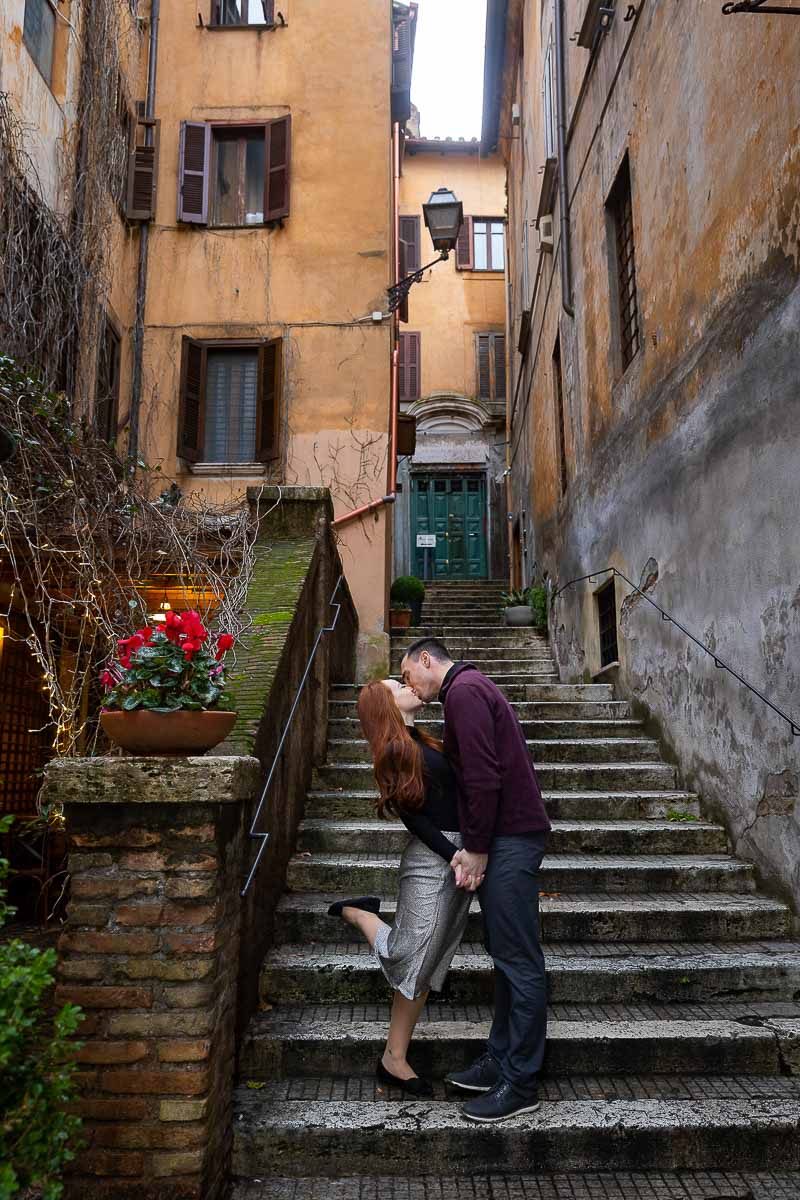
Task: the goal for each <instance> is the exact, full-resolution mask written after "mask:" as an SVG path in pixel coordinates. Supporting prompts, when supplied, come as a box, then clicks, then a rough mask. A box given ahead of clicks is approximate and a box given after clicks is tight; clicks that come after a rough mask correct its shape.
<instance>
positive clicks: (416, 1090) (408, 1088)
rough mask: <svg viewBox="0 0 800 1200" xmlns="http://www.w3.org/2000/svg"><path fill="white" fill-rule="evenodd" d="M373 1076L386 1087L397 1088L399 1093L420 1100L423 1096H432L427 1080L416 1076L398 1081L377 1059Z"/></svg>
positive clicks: (431, 1088) (430, 1086) (430, 1085)
mask: <svg viewBox="0 0 800 1200" xmlns="http://www.w3.org/2000/svg"><path fill="white" fill-rule="evenodd" d="M375 1074H376V1075H377V1077H378V1080H379V1081H380V1082H381V1083H384V1084H386V1086H387V1087H393V1088H399V1089H400V1091H401V1092H405V1093H406V1095H408V1096H417V1097H419V1098H420V1099H422V1098H423V1097H425V1096H432V1095H433V1085H432V1084H431V1083H430V1082H429V1080H427V1079H420V1078H419V1076H416V1077H415V1078H414V1079H398V1078H397V1076H396V1075H393V1074H392V1073H391V1071H387V1070H386V1067H385V1066H384V1065H383V1062H382V1061H381V1059H378V1065H377V1067H376V1068H375Z"/></svg>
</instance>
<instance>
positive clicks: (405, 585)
mask: <svg viewBox="0 0 800 1200" xmlns="http://www.w3.org/2000/svg"><path fill="white" fill-rule="evenodd" d="M389 599H390V601H391V603H392V605H393V606H394V605H395V604H407V605H408V606H409V607H410V609H411V624H412V625H419V623H420V618H421V616H422V601H423V600H424V599H425V584H424V583H423V582H422V580H421V579H417V577H416V575H399V576H398V577H397V579H395V581H394V583H393V584H392V587H391V590H390V592H389Z"/></svg>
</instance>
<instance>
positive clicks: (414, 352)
mask: <svg viewBox="0 0 800 1200" xmlns="http://www.w3.org/2000/svg"><path fill="white" fill-rule="evenodd" d="M421 336H422V335H421V334H419V333H407V334H406V338H407V339H408V341H407V343H406V346H407V350H406V380H407V386H408V397H407V398H408V399H409V400H419V396H420V379H421V375H422V363H421V359H420V338H421Z"/></svg>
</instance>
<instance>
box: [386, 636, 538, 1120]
mask: <svg viewBox="0 0 800 1200" xmlns="http://www.w3.org/2000/svg"><path fill="white" fill-rule="evenodd" d="M402 672H403V680H404V682H405V683H407V684H408V685H409V686H410V687H411V688H412V689H413V690H414V691H415V692H416V693H417V695H418V696H419V697H420V699H422V700H425V701H431V700H435V699H436V697H437V696H438V697H439V699H440V700H441V701H442V703H443V705H444V749H445V754H446V755H447V757H448V758H449V759H450V762H451V764H452V766H453V769H454V771H455V773H456V777H457V779H458V783H459V791H460V815H461V835H462V838H463V842H464V849H463V850H462V851H460V853H459V855H458V866H457V867H456V868H455V870H456V882H457V884H458V886H459V887H467V888H469V889H470V890H472V891H475V890H477V891H478V898H479V900H480V905H481V912H482V913H483V923H484V938H485V943H486V949H487V950H488V952H489V954H491V956H492V959H493V961H494V971H495V974H494V982H495V1011H494V1020H493V1021H492V1029H491V1033H490V1035H489V1043H488V1046H487V1049H486V1051H485V1052H484V1053H483V1054H482V1055H481V1056H480V1058H478V1059H477V1061H476V1062H474V1063H473V1064H472V1066H471V1067H468V1068H467V1070H466V1071H457V1072H451V1073H450V1074H449V1075H447V1076H445V1079H446V1081H447V1082H448V1083H450V1084H452V1085H453V1086H454V1087H457V1088H460V1089H461V1090H462V1091H465V1092H470V1093H473V1095H474V1098H473V1099H471V1100H468V1101H467V1102H466V1104H465V1105H464V1106H463V1112H464V1115H465V1116H466V1117H469V1118H470V1120H473V1121H504V1120H506V1119H507V1118H508V1117H513V1116H517V1115H518V1114H519V1113H523V1112H533V1111H535V1110H536V1109H537V1108H538V1107H539V1099H538V1094H537V1083H538V1077H539V1072H540V1070H541V1066H542V1059H543V1057H544V1046H545V1037H546V1033H547V994H546V984H545V968H544V956H543V954H542V949H541V946H540V944H539V867H540V866H541V862H542V858H543V856H544V850H545V845H546V842H547V835H548V833H549V831H550V822H549V820H548V818H547V813H546V812H545V808H544V803H543V801H542V793H541V791H540V789H539V783H538V780H537V778H536V772H535V771H534V769H533V763H532V762H531V756H530V753H529V751H528V747H527V744H526V742H525V735H524V734H523V732H522V728H521V726H520V723H519V721H518V720H517V717H516V714H515V712H514V710H513V709H512V707H511V705H510V704H509V703H508V701H507V700H506V698H505V696H504V695H503V693H502V692H501V691H500V689H499V688H498V687H497V686H496V684H494V683H492V681H491V680H490V679H487V678H486V676H485V675H482V674H481V672H480V671H479V670H478V669H477V667H474V666H473V665H472V664H471V663H454V662H453V661H452V659H451V657H450V654H449V653H448V650H447V647H446V646H445V645H444V644H443V643H442V642H440V641H438V639H436V638H422V639H420V641H418V642H415V643H414V644H413V645H412V646H410V647H409V649H408V651H407V652H406V655H405V657H404V659H403V662H402Z"/></svg>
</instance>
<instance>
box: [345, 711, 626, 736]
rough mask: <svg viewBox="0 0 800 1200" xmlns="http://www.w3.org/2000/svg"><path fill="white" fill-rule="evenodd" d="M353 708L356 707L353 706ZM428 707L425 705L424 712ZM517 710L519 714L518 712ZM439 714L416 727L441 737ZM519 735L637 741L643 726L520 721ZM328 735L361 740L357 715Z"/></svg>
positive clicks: (592, 721)
mask: <svg viewBox="0 0 800 1200" xmlns="http://www.w3.org/2000/svg"><path fill="white" fill-rule="evenodd" d="M354 707H355V706H354ZM429 707H430V706H428V705H426V707H425V709H423V710H421V711H423V712H427V711H428V709H429ZM517 711H519V710H518V709H517ZM437 712H438V714H439V716H438V719H437V718H436V717H434V718H430V717H427V716H426V717H425V718H424V720H423V719H420V720H418V721H417V725H418V726H419V728H421V729H424V730H425V731H426V732H427V733H430V734H431V735H432V736H433V737H438V738H441V736H442V734H443V733H444V721H443V720H442V719H441V708H439V707H437ZM520 725H521V726H522V732H523V733H524V734H525V737H526V738H529V739H534V740H535V739H540V738H578V739H586V738H637V737H642V736H643V733H644V723H643V722H642V721H629V720H625V719H622V718H621V719H619V720H606V721H603V720H597V719H589V720H587V721H581V720H573V721H563V720H556V721H547V720H544V719H542V718H536V719H534V720H521V721H520ZM328 736H329V737H330V738H331V739H333V740H336V741H348V740H349V739H351V738H362V737H363V733H362V731H361V722H360V721H359V719H358V717H357V716H349V717H332V718H331V720H330V721H329V722H328Z"/></svg>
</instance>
